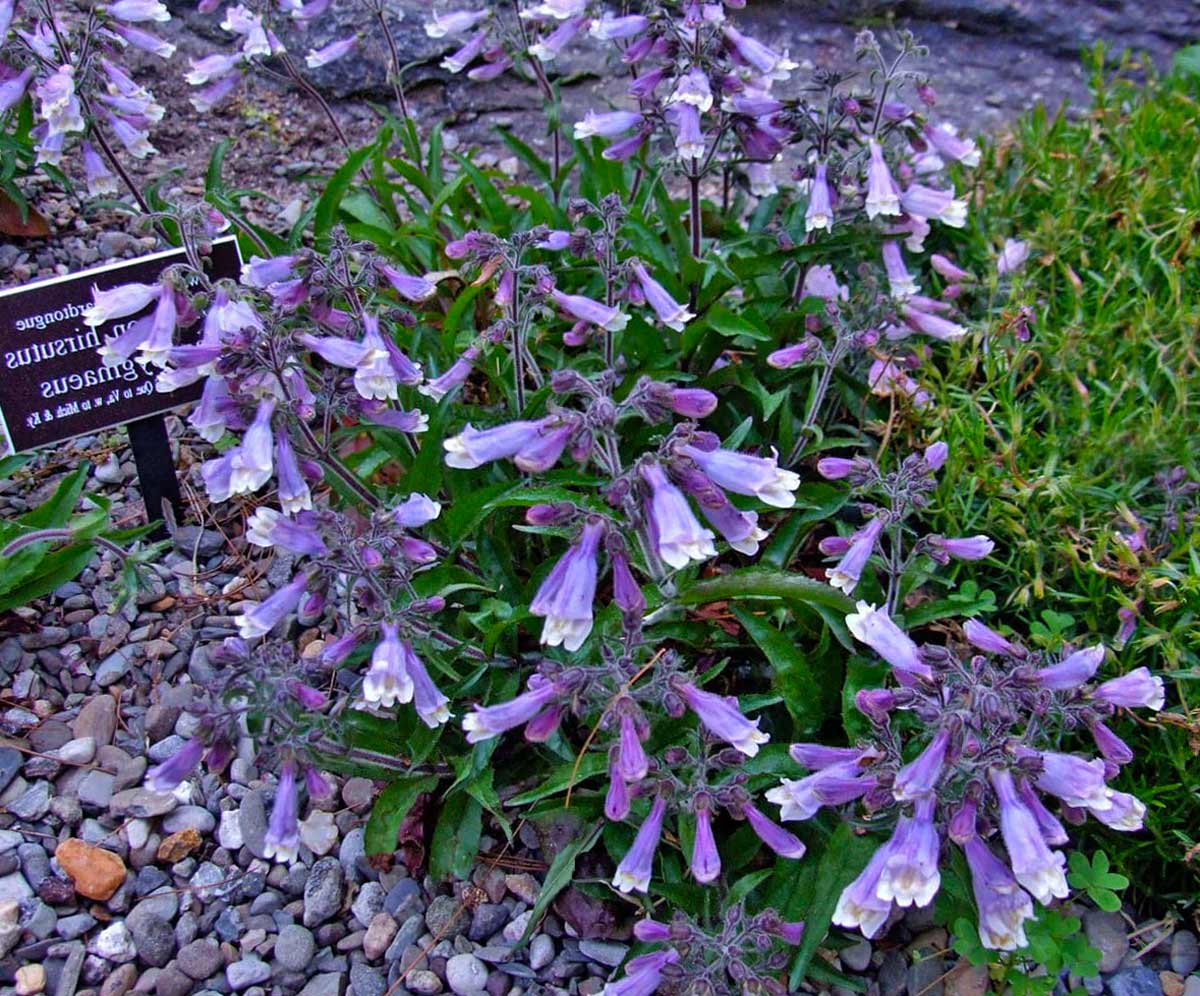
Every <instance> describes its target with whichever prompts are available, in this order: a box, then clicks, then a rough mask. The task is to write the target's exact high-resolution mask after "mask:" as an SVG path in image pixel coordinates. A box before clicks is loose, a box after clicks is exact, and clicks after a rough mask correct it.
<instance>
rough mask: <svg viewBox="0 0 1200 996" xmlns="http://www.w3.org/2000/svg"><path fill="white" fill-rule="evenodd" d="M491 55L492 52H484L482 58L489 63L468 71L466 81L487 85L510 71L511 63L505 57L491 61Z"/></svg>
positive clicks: (510, 60)
mask: <svg viewBox="0 0 1200 996" xmlns="http://www.w3.org/2000/svg"><path fill="white" fill-rule="evenodd" d="M493 54H494V50H492V51H489V52H485V53H484V58H485V59H487V60H489V61H487V62H484V63H483V65H481V66H476V67H475V68H474V69H470V70H468V71H467V79H469V80H474V81H475V82H476V83H487V82H489V81H491V80H494V79H498V78H499V77H501V76H503V75H504V74H505V73H507V72H508V71H509V70H510V69H512V67H513V61H512V59H510V58H509V57H508V56H507V55H501V56H500V58H498V59H493Z"/></svg>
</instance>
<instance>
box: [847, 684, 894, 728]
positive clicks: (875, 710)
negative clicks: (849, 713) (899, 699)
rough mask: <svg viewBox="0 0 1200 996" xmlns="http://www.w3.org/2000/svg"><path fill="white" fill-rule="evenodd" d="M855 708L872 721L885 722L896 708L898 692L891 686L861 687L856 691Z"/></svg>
mask: <svg viewBox="0 0 1200 996" xmlns="http://www.w3.org/2000/svg"><path fill="white" fill-rule="evenodd" d="M854 708H855V709H857V710H858V711H859V712H861V713H862V714H863V715H864V716H866V717H867V719H869V720H870V721H871V722H872V723H879V724H881V725H882V724H885V723H887V721H888V714H889V713H890V712H891V711H892V710H893V709H895V708H896V693H895V692H893V691H892V690H891V689H889V688H860V689H859V690H858V691H857V692H855V693H854Z"/></svg>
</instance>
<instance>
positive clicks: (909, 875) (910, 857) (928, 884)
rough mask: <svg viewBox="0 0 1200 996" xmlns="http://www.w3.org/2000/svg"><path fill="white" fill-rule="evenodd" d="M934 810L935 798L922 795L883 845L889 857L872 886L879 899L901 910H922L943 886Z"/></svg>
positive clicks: (901, 818) (898, 821)
mask: <svg viewBox="0 0 1200 996" xmlns="http://www.w3.org/2000/svg"><path fill="white" fill-rule="evenodd" d="M936 807H937V799H935V798H934V797H933V796H931V795H926V796H922V797H921V798H920V799H918V800H917V802H916V805H915V807H914V811H913V815H912V816H901V817H900V819H899V820H897V821H896V829H895V831H894V832H893V834H892V838H891V840H890V841H888V844H887V845H885V848H887V849H888V851H889V854H888V858H887V861H885V862H884V865H883V870H882V871H881V872H880V873H879V881H878V883H877V884H876V886H875V893H876V895H877V896H878V897H879V898H880V899H883V900H886V901H888V902H894V903H895V904H896V905H897V906H903V907H907V906H916V907H923V906H928V905H929V904H930V903H931V902H933V897H934V896H935V895H937V891H938V889H939V888H940V886H941V884H942V876H941V874H940V873H939V872H938V848H939V846H940V841H939V839H938V832H937V829H936V828H935V827H934V825H933V814H934V810H935V809H936ZM889 845H890V846H889Z"/></svg>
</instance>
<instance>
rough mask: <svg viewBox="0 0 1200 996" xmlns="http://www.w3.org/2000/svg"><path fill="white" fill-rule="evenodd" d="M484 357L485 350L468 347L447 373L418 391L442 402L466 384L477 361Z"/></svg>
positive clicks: (428, 382) (430, 381) (423, 385)
mask: <svg viewBox="0 0 1200 996" xmlns="http://www.w3.org/2000/svg"><path fill="white" fill-rule="evenodd" d="M482 355H483V350H482V349H480V348H479V347H478V346H468V347H467V348H466V349H464V350H463V351H462V354H461V355H460V356H459V357H458V359H456V360H455V361H454V362H453V363H452V364H451V365H450V367H449V368H448V369H447V370H446V372H445V373H443V374H441V375H440V376H438V377H435V378H433V380H428V381H426V382H425V383H424V384H421V385H420V386H419V387H418V388H417V390H418V391H419V392H420V393H421V394H423V395H425V396H426V397H427V398H433V400H434V401H441V400H442V398H444V397H445V396H446V395H447V394H449V393H450V392H451V391H453V390H455V389H456V388H458V387H461V386H462V385H463V384H465V383H466V381H467V378H468V377H469V376H470V375H471V370H472V368H473V366H474V363H475V361H476V360H477V359H479V357H480V356H482Z"/></svg>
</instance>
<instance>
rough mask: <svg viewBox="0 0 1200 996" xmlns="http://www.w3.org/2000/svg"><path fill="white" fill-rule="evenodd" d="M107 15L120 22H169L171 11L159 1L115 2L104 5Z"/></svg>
mask: <svg viewBox="0 0 1200 996" xmlns="http://www.w3.org/2000/svg"><path fill="white" fill-rule="evenodd" d="M104 10H105V12H106V13H108V14H109V15H111V16H112V17H115V18H117V19H118V20H120V21H129V22H131V23H138V22H140V21H160V22H161V21H169V20H170V19H171V14H170V11H168V10H167V8H166V6H165V5H164V4H162V3H160V2H159V0H115V2H112V3H106V4H105V5H104Z"/></svg>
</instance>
